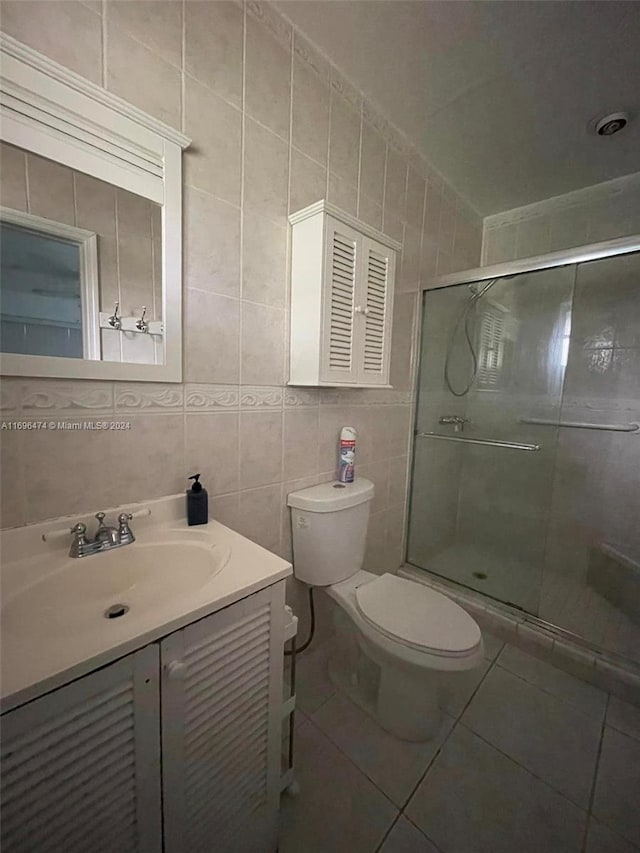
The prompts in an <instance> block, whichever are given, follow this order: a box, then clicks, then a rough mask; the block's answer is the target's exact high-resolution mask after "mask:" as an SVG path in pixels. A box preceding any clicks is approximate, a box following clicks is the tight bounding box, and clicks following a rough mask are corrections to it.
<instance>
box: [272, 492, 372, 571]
mask: <svg viewBox="0 0 640 853" xmlns="http://www.w3.org/2000/svg"><path fill="white" fill-rule="evenodd" d="M372 499H373V483H371V482H370V481H369V480H365V479H364V478H362V477H361V478H357V479H356V480H354V482H353V483H322V484H321V485H319V486H312V487H311V488H309V489H301V490H300V491H298V492H291V494H290V495H289V496H288V498H287V503H288V505H289V506H290V507H291V531H292V539H293V573H294V575H295V576H296V577H297V578H298V580H301V581H304V583H308V584H310V585H311V586H330V585H331V584H334V583H339V582H340V581H343V580H346V579H347V578H349V577H351V575H353V574H355V573H356V572H357V571H359V570H360V569H361V568H362V561H363V560H364V550H365V544H366V540H367V522H368V521H369V507H370V506H371V501H372Z"/></svg>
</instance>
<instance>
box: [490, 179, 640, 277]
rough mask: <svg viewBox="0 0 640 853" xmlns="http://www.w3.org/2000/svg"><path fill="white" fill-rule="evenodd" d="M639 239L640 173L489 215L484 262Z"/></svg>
mask: <svg viewBox="0 0 640 853" xmlns="http://www.w3.org/2000/svg"><path fill="white" fill-rule="evenodd" d="M631 234H640V173H635V174H633V175H626V176H624V177H622V178H616V179H615V180H613V181H607V182H606V183H603V184H596V185H594V186H591V187H585V188H584V189H582V190H577V191H576V192H572V193H567V194H566V195H562V196H556V197H554V198H549V199H546V200H545V201H541V202H537V203H536V204H530V205H526V206H525V207H518V208H515V209H513V210H507V211H504V212H503V213H498V214H496V215H495V216H487V217H486V219H485V220H484V238H483V247H482V259H483V260H482V263H483V266H484V265H487V264H499V263H502V262H503V261H513V260H515V259H516V258H528V257H531V256H532V255H543V254H545V253H547V252H556V251H559V250H560V249H570V248H573V247H574V246H584V245H587V244H588V243H598V242H600V241H601V240H612V239H613V238H615V237H626V236H629V235H631Z"/></svg>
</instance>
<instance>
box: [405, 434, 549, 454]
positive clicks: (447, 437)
mask: <svg viewBox="0 0 640 853" xmlns="http://www.w3.org/2000/svg"><path fill="white" fill-rule="evenodd" d="M416 438H440V439H442V441H461V442H463V443H465V444H488V445H489V446H490V447H507V448H509V449H510V450H531V451H535V450H540V445H539V444H519V443H518V442H516V441H496V440H495V439H492V438H462V437H461V436H459V435H441V434H440V433H437V432H417V433H416Z"/></svg>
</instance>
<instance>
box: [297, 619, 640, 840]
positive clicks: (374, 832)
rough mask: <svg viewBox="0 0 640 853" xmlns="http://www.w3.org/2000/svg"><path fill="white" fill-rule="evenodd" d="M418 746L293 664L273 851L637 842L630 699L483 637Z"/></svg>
mask: <svg viewBox="0 0 640 853" xmlns="http://www.w3.org/2000/svg"><path fill="white" fill-rule="evenodd" d="M485 652H486V660H485V662H484V665H483V666H482V667H480V668H479V669H478V670H477V671H475V672H473V673H469V674H466V675H462V677H461V676H459V675H458V676H457V678H455V677H454V678H455V680H450V682H449V683H448V685H447V686H446V689H445V692H444V716H443V722H442V726H441V728H440V730H439V732H438V734H437V736H436V737H435V738H434V739H433V740H432V741H430V742H429V743H421V744H417V743H407V742H403V741H399V740H396V739H395V738H393V737H392V736H391V735H389V734H387V733H386V732H385V731H383V730H382V729H380V728H379V727H378V726H377V725H376V723H374V722H373V720H371V719H370V718H369V717H368V716H367V715H366V714H364V713H363V712H362V711H361V710H360V709H359V708H357V707H356V706H355V705H353V703H352V702H350V701H349V700H348V699H347V698H346V697H344V696H343V695H341V694H339V693H337V692H336V691H335V689H334V687H333V685H332V683H331V682H330V681H329V677H328V675H327V657H328V644H327V643H325V644H323V645H319V646H317V647H316V648H313V647H312V648H311V649H310V650H309V651H308V652H307V653H305V654H304V655H301V656H300V659H299V664H298V684H297V688H298V707H299V709H300V710H299V711H298V713H297V726H296V778H297V781H298V783H299V785H300V793H299V794H298V796H297V797H290V796H288V795H286V794H285V795H284V796H283V799H282V829H281V841H280V853H343V851H344V853H438V851H439V853H540V851H545V853H633V851H640V708H637V707H635V706H632V705H629V704H627V703H624V702H621V701H620V700H619V699H617V698H615V697H612V696H609V695H608V694H606V693H604V692H603V691H601V690H598V689H597V688H595V687H592V686H591V685H589V684H586V683H585V682H582V681H580V680H578V679H577V678H574V677H573V676H571V675H568V674H566V673H564V672H562V671H561V670H558V669H556V668H555V667H552V666H551V665H550V664H549V663H547V662H545V661H540V660H538V659H536V658H533V657H531V656H529V655H527V654H525V653H524V652H522V651H520V650H519V649H517V648H515V647H513V646H509V645H506V646H505V645H503V643H502V642H500V641H499V640H497V639H496V638H494V637H492V636H488V635H485Z"/></svg>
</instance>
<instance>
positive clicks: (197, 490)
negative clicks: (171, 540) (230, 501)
mask: <svg viewBox="0 0 640 853" xmlns="http://www.w3.org/2000/svg"><path fill="white" fill-rule="evenodd" d="M189 479H190V480H195V482H194V484H193V486H191V488H190V489H187V523H188V524H189V525H191V524H206V523H207V522H208V521H209V495H208V494H207V490H206V489H205V488H203V487H202V483H201V482H200V474H194V475H193V476H192V477H189Z"/></svg>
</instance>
